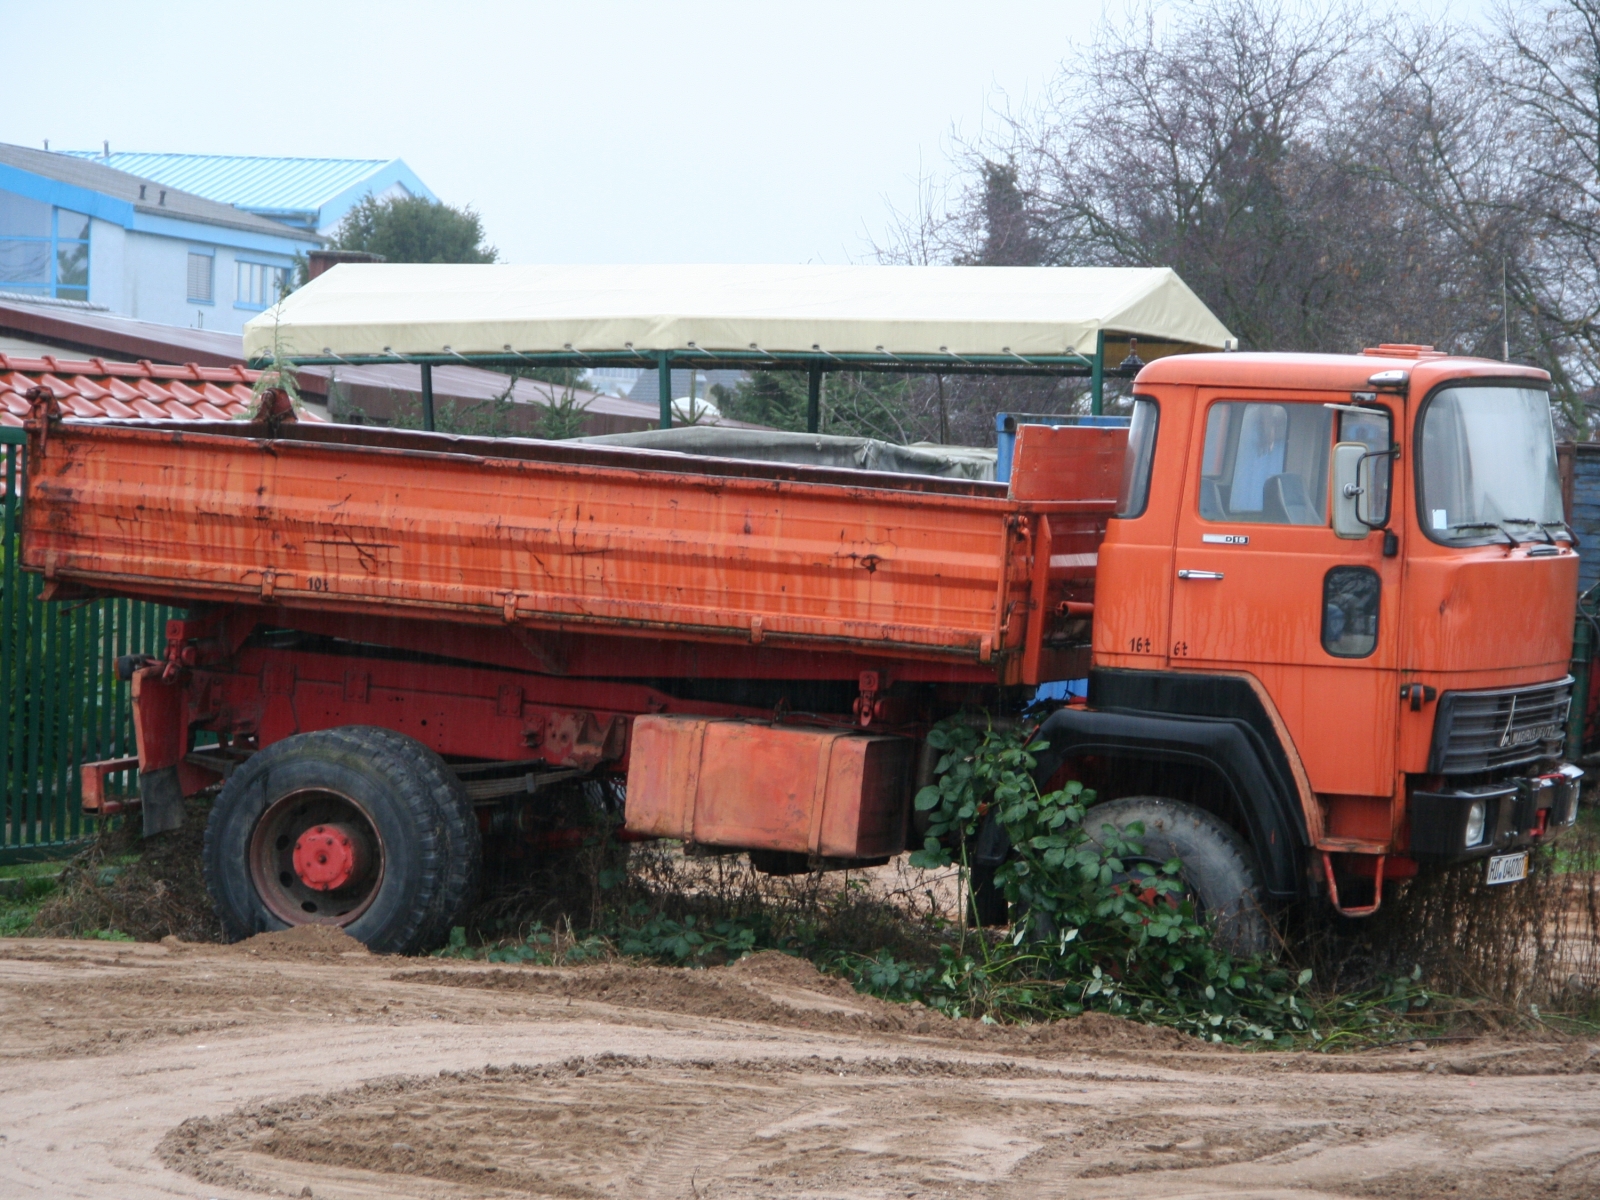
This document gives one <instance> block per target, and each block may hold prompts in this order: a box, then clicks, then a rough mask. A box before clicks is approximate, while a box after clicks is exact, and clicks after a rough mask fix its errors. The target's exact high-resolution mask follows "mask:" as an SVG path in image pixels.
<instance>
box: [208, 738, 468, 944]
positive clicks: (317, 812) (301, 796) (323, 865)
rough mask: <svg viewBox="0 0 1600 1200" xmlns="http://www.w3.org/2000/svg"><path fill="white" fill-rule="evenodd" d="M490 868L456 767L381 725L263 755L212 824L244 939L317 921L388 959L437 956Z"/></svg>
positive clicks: (220, 885) (224, 908)
mask: <svg viewBox="0 0 1600 1200" xmlns="http://www.w3.org/2000/svg"><path fill="white" fill-rule="evenodd" d="M480 860H481V849H480V846H479V841H478V827H477V823H476V821H475V819H474V815H473V812H472V807H471V804H470V803H469V802H468V800H467V798H466V794H465V792H464V791H463V790H462V787H461V784H460V782H459V780H457V779H456V777H455V775H454V773H453V772H451V770H450V769H449V768H448V767H447V766H446V765H445V764H444V762H443V760H442V759H440V758H439V756H438V755H437V754H434V753H433V751H431V750H429V749H428V748H427V747H425V746H423V745H421V744H420V743H418V742H415V741H413V740H412V739H410V738H407V737H404V736H403V735H401V734H397V733H394V732H392V731H391V730H387V729H378V728H372V727H367V726H348V727H346V728H343V729H330V730H323V731H320V732H317V733H307V734H298V735H296V736H294V737H290V738H285V739H284V740H283V741H281V742H278V743H277V744H276V745H273V746H270V747H268V748H267V749H265V750H263V751H261V752H260V753H259V754H256V755H255V756H253V757H252V758H251V759H250V760H249V761H248V762H246V763H245V764H244V765H243V766H241V767H240V768H239V769H238V770H237V771H235V772H234V773H233V776H232V777H231V778H230V779H229V780H228V783H227V785H226V786H225V787H224V788H223V789H222V794H221V795H220V796H218V798H217V801H216V803H215V805H213V807H212V810H211V818H210V821H209V823H208V824H207V826H206V840H205V876H206V886H207V888H208V890H209V891H210V893H211V898H212V901H213V903H214V904H215V905H216V909H217V916H218V918H219V919H220V920H221V922H222V928H223V931H224V933H225V934H226V935H227V936H228V938H229V939H230V940H235V941H236V940H238V939H240V938H244V937H249V936H250V935H251V934H254V933H261V932H265V931H268V930H273V929H286V928H288V927H290V926H292V925H313V924H315V925H332V926H337V927H340V928H343V929H344V930H345V932H347V933H349V934H350V936H352V937H354V938H356V939H357V940H358V941H361V942H364V943H366V945H367V946H368V947H369V948H371V949H373V950H376V951H380V952H386V953H410V952H414V951H418V950H425V949H428V948H430V947H432V946H434V945H437V944H438V943H439V942H440V941H442V940H443V939H444V937H445V935H446V934H447V933H448V932H449V929H450V926H451V925H452V924H453V923H454V922H455V921H456V920H457V919H458V917H459V916H460V914H461V912H462V911H463V910H464V908H465V907H466V905H467V904H469V903H470V902H471V900H472V898H473V894H474V893H475V891H476V888H477V882H478V873H479V869H480Z"/></svg>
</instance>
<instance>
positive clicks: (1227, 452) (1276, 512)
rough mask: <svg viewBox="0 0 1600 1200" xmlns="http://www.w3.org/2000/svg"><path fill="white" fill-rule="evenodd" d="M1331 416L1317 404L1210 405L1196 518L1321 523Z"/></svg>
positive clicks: (1325, 512) (1325, 504)
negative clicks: (1197, 515) (1198, 510)
mask: <svg viewBox="0 0 1600 1200" xmlns="http://www.w3.org/2000/svg"><path fill="white" fill-rule="evenodd" d="M1332 418H1333V414H1332V413H1331V412H1330V411H1329V410H1328V409H1326V408H1324V407H1323V406H1322V405H1320V404H1245V403H1237V402H1233V401H1224V402H1221V403H1218V404H1213V405H1212V406H1211V410H1210V411H1209V412H1208V413H1207V414H1206V442H1205V454H1204V457H1203V459H1202V461H1201V467H1200V515H1201V516H1202V517H1204V518H1205V519H1206V520H1208V521H1244V522H1251V523H1255V524H1263V525H1326V524H1327V523H1328V450H1329V447H1330V445H1331V444H1332V436H1331V435H1332Z"/></svg>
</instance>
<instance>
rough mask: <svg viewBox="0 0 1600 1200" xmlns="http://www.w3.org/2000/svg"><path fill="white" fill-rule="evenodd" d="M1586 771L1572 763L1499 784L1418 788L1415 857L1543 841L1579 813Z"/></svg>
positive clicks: (1461, 855)
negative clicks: (1422, 790)
mask: <svg viewBox="0 0 1600 1200" xmlns="http://www.w3.org/2000/svg"><path fill="white" fill-rule="evenodd" d="M1582 783H1583V772H1582V771H1581V770H1579V769H1578V768H1577V767H1575V766H1573V765H1572V764H1571V763H1562V764H1561V766H1560V767H1558V768H1556V769H1555V770H1553V771H1547V772H1544V773H1543V774H1539V775H1533V776H1528V777H1525V778H1517V779H1508V780H1505V781H1503V782H1501V783H1496V784H1481V785H1474V786H1472V787H1463V788H1455V789H1450V790H1445V791H1429V792H1412V793H1411V803H1410V816H1411V847H1410V852H1411V854H1412V856H1413V857H1416V858H1427V859H1430V860H1432V861H1436V862H1458V861H1462V860H1465V859H1469V858H1482V857H1484V856H1485V855H1489V854H1501V853H1504V852H1505V851H1507V850H1516V849H1520V848H1522V847H1525V846H1534V845H1538V844H1539V843H1541V842H1545V841H1548V840H1549V839H1550V838H1552V837H1554V836H1556V835H1557V834H1559V833H1561V832H1563V831H1564V830H1566V829H1569V828H1571V827H1572V825H1573V824H1574V823H1575V822H1576V821H1577V819H1578V792H1579V789H1580V788H1581V786H1582Z"/></svg>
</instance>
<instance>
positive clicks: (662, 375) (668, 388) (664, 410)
mask: <svg viewBox="0 0 1600 1200" xmlns="http://www.w3.org/2000/svg"><path fill="white" fill-rule="evenodd" d="M656 393H657V394H658V395H659V396H660V397H661V428H663V429H671V428H672V352H671V351H670V350H660V351H657V352H656Z"/></svg>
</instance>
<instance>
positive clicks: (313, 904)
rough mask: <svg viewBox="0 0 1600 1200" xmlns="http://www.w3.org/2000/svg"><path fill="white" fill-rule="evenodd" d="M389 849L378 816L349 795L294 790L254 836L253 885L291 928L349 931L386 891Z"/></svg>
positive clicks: (259, 823) (276, 803)
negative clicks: (331, 927) (345, 928)
mask: <svg viewBox="0 0 1600 1200" xmlns="http://www.w3.org/2000/svg"><path fill="white" fill-rule="evenodd" d="M383 849H384V847H383V838H382V836H381V835H380V834H379V833H378V827H377V825H376V824H375V823H374V822H373V820H372V817H371V816H370V815H369V814H368V813H367V811H366V809H364V808H362V807H361V805H360V804H358V803H357V802H356V801H355V800H353V799H351V798H350V797H349V796H345V795H342V794H340V793H338V792H331V791H327V790H324V789H321V788H312V789H307V790H305V791H299V792H290V793H289V794H288V795H287V796H283V797H281V798H280V799H278V800H276V801H274V802H273V803H272V804H271V805H269V806H268V808H267V811H266V812H264V813H262V814H261V819H260V820H259V821H257V822H256V827H255V831H254V832H253V833H252V834H251V835H250V850H249V858H250V882H251V883H253V884H254V885H255V889H256V894H257V895H259V896H260V897H261V901H262V903H263V904H265V905H266V906H267V909H268V911H270V912H271V913H272V915H273V916H275V917H277V918H278V919H279V920H280V921H282V922H284V923H285V924H286V925H349V924H350V923H351V922H352V921H354V920H356V919H357V918H358V917H360V916H361V914H362V913H364V912H366V911H367V909H368V908H370V907H371V906H372V901H373V900H374V899H375V898H376V897H377V895H378V891H379V889H380V888H381V887H382V885H383V860H384V853H383ZM297 859H298V862H297Z"/></svg>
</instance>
